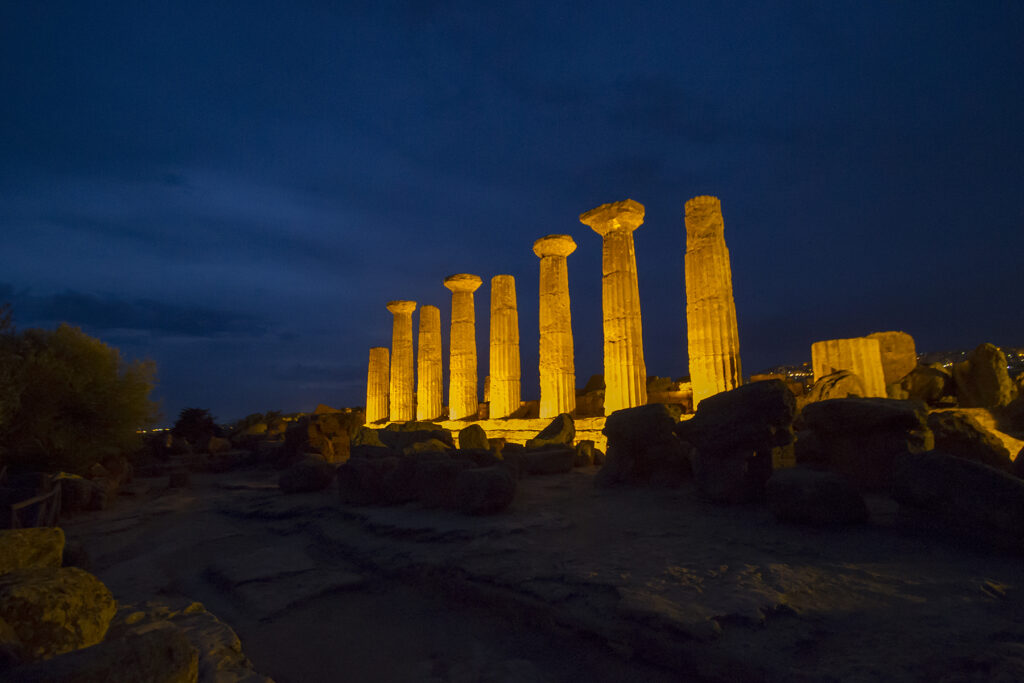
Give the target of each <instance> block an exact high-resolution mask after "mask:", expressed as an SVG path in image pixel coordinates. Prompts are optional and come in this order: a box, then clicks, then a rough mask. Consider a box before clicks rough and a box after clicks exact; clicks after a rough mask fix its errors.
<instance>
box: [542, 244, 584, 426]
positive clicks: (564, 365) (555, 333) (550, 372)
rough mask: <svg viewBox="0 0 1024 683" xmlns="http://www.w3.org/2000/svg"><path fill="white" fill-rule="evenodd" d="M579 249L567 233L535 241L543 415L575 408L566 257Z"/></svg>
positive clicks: (572, 410)
mask: <svg viewBox="0 0 1024 683" xmlns="http://www.w3.org/2000/svg"><path fill="white" fill-rule="evenodd" d="M574 251H576V242H574V241H573V239H572V237H569V236H568V235H548V236H547V237H541V238H540V239H539V240H537V241H536V242H534V243H533V253H534V254H536V255H537V256H539V257H540V302H539V303H540V312H539V316H538V317H539V320H540V326H539V327H540V356H539V359H540V360H539V371H540V417H545V418H547V417H555V416H556V415H560V414H561V413H569V414H572V413H573V412H575V410H576V361H575V356H574V350H573V341H572V316H571V314H570V309H569V269H568V264H567V259H566V257H568V256H569V254H571V253H573V252H574Z"/></svg>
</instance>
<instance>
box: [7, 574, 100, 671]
mask: <svg viewBox="0 0 1024 683" xmlns="http://www.w3.org/2000/svg"><path fill="white" fill-rule="evenodd" d="M116 610H117V607H116V604H115V602H114V596H113V595H111V594H110V591H109V590H107V587H106V586H104V585H103V583H102V582H101V581H100V580H99V579H97V578H96V577H95V576H93V575H92V574H90V573H88V572H86V571H83V570H81V569H78V568H77V567H59V568H45V569H40V568H31V569H18V570H15V571H12V572H8V573H6V574H3V575H0V616H2V618H3V619H4V621H6V622H7V623H8V624H9V625H10V627H11V629H13V631H14V633H15V634H16V635H17V637H18V639H19V641H20V642H21V645H22V648H23V654H24V656H25V657H26V659H27V660H28V661H36V660H39V659H47V658H49V657H53V656H54V655H58V654H61V653H63V652H71V651H72V650H77V649H79V648H83V647H89V646H90V645H95V644H96V643H98V642H100V641H101V640H103V636H105V635H106V633H107V627H108V626H109V625H110V620H111V619H112V618H113V616H114V612H115V611H116Z"/></svg>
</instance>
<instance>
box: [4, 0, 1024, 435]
mask: <svg viewBox="0 0 1024 683" xmlns="http://www.w3.org/2000/svg"><path fill="white" fill-rule="evenodd" d="M490 4H491V3H480V2H464V3H463V2H452V3H449V2H415V3H392V2H379V1H376V2H371V3H365V4H364V3H351V2H350V3H329V2H322V3H313V2H301V1H295V2H257V1H252V0H250V1H246V2H237V3H229V2H207V1H203V2H173V3H156V2H103V3H93V2H89V3H87V2H80V1H79V0H75V1H73V2H6V3H3V4H2V5H0V125H2V131H3V135H2V136H0V234H2V235H3V241H2V247H0V301H10V302H11V303H12V304H13V306H14V316H15V319H16V322H17V323H18V325H19V326H21V327H28V326H47V327H49V326H52V325H54V324H56V322H57V321H61V320H66V321H68V322H70V323H73V324H76V325H80V326H81V327H82V328H83V329H85V330H86V331H87V332H89V333H91V334H94V335H96V336H98V337H100V338H102V339H103V340H105V341H107V342H109V343H111V344H113V345H115V346H117V347H119V348H120V349H121V350H122V352H123V353H124V355H125V356H127V357H129V358H135V357H150V358H153V359H154V360H156V361H157V362H158V364H159V368H160V386H159V389H158V394H159V396H160V397H161V398H162V400H163V409H164V413H165V416H167V417H168V418H169V419H170V418H173V417H174V416H175V415H176V414H177V412H178V411H179V410H180V409H181V408H182V407H185V406H196V407H203V408H209V409H210V410H211V411H212V412H213V413H214V414H215V415H216V416H218V417H219V418H222V419H230V418H235V417H240V416H242V415H244V414H246V413H250V412H256V411H264V410H270V409H284V410H286V411H293V410H309V409H312V408H313V407H314V406H315V405H316V404H317V403H318V402H324V403H328V404H331V405H336V406H344V405H361V404H362V403H363V401H364V398H365V381H366V360H367V353H368V349H369V347H371V346H377V345H383V346H386V345H389V344H390V333H391V316H390V314H389V313H388V312H387V310H386V309H385V307H384V305H385V303H386V302H387V301H388V300H389V299H414V300H416V301H418V302H419V303H420V304H434V305H437V306H439V307H440V308H441V311H442V326H447V324H448V316H449V312H450V293H449V292H448V290H446V289H445V288H444V287H443V285H442V279H443V278H444V277H445V276H446V275H448V274H451V273H456V272H471V273H476V274H478V275H480V276H481V277H483V278H484V280H485V283H486V282H487V281H489V279H490V277H491V276H493V275H495V274H499V273H510V274H512V275H514V276H516V279H517V285H518V296H519V307H520V309H519V312H520V332H521V337H522V355H523V369H524V386H525V394H526V396H527V397H533V398H535V397H536V392H537V377H536V367H537V302H536V300H537V279H538V263H537V258H536V257H535V256H534V255H533V252H532V250H531V247H532V244H533V241H534V240H535V239H536V238H538V237H541V236H543V235H546V234H550V233H567V234H570V235H572V236H573V238H574V239H575V240H576V242H577V243H578V244H579V249H578V251H577V252H576V253H575V254H574V255H572V256H571V257H570V258H569V273H570V289H571V294H572V299H573V312H572V313H573V328H574V332H575V338H576V368H577V378H578V383H579V384H580V385H581V386H582V384H583V383H584V382H585V381H586V379H587V377H588V376H589V375H591V374H593V373H597V372H601V369H602V368H601V312H600V300H601V295H600V282H601V263H600V238H599V237H598V236H597V235H596V234H594V233H593V232H591V231H590V230H589V228H587V227H586V226H584V225H582V224H580V223H579V221H578V215H579V214H580V213H581V212H583V211H586V210H588V209H591V208H593V207H595V206H597V205H598V204H602V203H605V202H610V201H617V200H621V199H625V198H627V197H629V198H632V199H635V200H637V201H639V202H641V203H643V204H644V205H646V207H647V220H646V223H645V224H644V225H643V226H642V227H641V228H640V229H639V230H638V231H637V232H636V233H635V237H636V249H637V262H638V269H639V279H640V294H641V299H642V307H643V319H644V341H645V350H646V356H647V367H648V372H649V373H650V374H657V375H662V376H674V377H678V376H681V375H685V374H687V359H686V343H685V338H686V328H685V294H684V285H683V253H684V246H685V229H684V225H683V205H684V203H685V201H686V200H687V199H689V198H690V197H693V196H695V195H699V194H713V195H716V196H718V197H720V198H721V200H722V208H723V214H724V218H725V226H726V241H727V243H728V245H729V248H730V250H731V252H732V267H733V277H734V289H735V296H736V306H737V311H738V317H739V326H740V337H741V353H742V358H743V364H744V370H745V371H746V372H748V373H750V372H757V371H759V370H763V369H765V368H766V367H768V366H771V365H775V364H779V363H793V362H799V361H802V360H806V359H809V357H810V345H811V343H812V342H814V341H817V340H819V339H828V338H835V337H846V336H856V335H861V334H866V333H869V332H872V331H878V330H889V329H901V330H905V331H907V332H909V333H911V334H912V335H913V336H914V337H915V338H916V339H917V343H918V349H919V350H942V349H953V348H963V347H972V346H974V345H976V344H977V343H979V342H982V341H991V342H994V343H996V344H1001V345H1008V346H1024V316H1022V315H1021V313H1020V310H1021V308H1020V298H1021V283H1022V280H1021V275H1020V272H1021V257H1022V254H1024V116H1022V112H1024V47H1022V43H1021V40H1022V39H1021V36H1024V3H1019V2H1002V3H1001V2H982V3H967V2H964V3H944V2H904V3H889V2H885V3H881V2H880V3H874V2H849V3H846V2H829V3H819V2H794V3H763V2H749V3H731V2H726V3H723V2H715V3H708V8H706V9H693V8H687V7H683V5H689V3H679V2H663V3H639V4H634V3H621V4H613V3H603V2H586V3H573V4H571V5H567V6H562V5H560V4H559V3H551V2H536V3H532V2H530V3H527V2H509V3H503V7H502V9H493V8H491V7H488V6H487V5H490ZM488 298H489V290H488V287H487V285H486V284H485V286H484V287H482V288H481V289H480V290H479V291H478V295H477V344H478V348H479V354H480V359H481V364H480V377H481V386H482V378H483V376H484V375H485V374H486V373H487V302H488Z"/></svg>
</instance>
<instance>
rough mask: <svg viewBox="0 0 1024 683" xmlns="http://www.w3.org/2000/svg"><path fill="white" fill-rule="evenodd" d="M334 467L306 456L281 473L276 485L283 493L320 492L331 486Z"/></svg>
mask: <svg viewBox="0 0 1024 683" xmlns="http://www.w3.org/2000/svg"><path fill="white" fill-rule="evenodd" d="M334 474H335V466H334V465H332V464H331V463H329V462H325V461H324V460H323V459H322V458H319V457H313V456H307V457H305V458H302V459H301V460H299V461H298V462H296V463H295V464H293V465H292V466H291V467H289V468H288V469H286V470H284V471H283V472H282V473H281V476H279V477H278V479H277V485H278V486H279V487H280V488H281V490H282V491H284V492H285V493H307V492H310V491H322V490H323V489H325V488H327V487H328V486H330V485H331V481H332V480H333V479H334Z"/></svg>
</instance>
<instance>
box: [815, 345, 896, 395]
mask: <svg viewBox="0 0 1024 683" xmlns="http://www.w3.org/2000/svg"><path fill="white" fill-rule="evenodd" d="M811 368H812V369H813V370H814V381H815V382H817V381H818V380H819V379H821V378H822V377H824V376H825V375H830V374H832V373H833V372H835V371H836V370H848V371H849V372H852V373H853V374H855V375H857V376H858V377H860V378H861V380H863V382H864V391H865V393H866V394H867V395H868V396H874V397H878V398H885V397H886V395H887V394H886V391H885V371H884V370H883V369H882V348H881V345H880V344H879V343H878V340H877V339H873V338H871V337H853V338H851V339H829V340H827V341H819V342H814V343H813V344H811Z"/></svg>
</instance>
